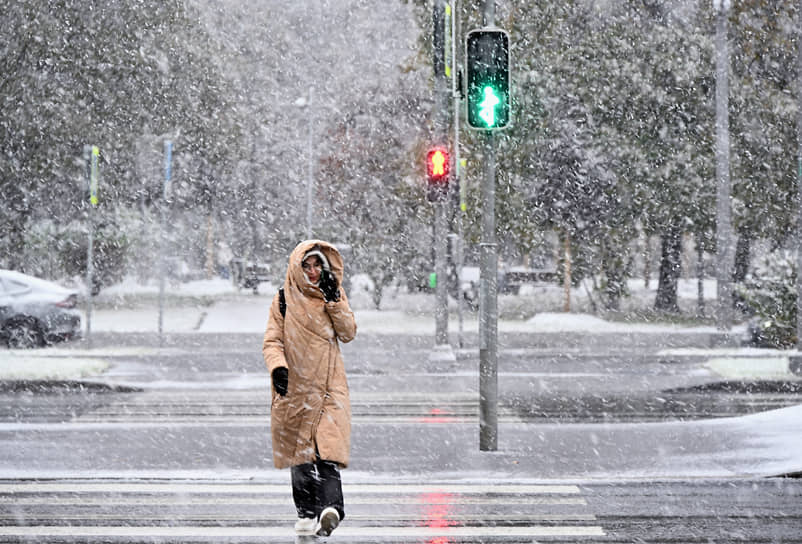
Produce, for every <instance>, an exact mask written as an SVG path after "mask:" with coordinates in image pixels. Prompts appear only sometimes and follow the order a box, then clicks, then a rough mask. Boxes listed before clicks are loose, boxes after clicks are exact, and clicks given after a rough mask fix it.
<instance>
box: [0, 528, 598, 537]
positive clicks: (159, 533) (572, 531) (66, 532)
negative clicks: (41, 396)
mask: <svg viewBox="0 0 802 544" xmlns="http://www.w3.org/2000/svg"><path fill="white" fill-rule="evenodd" d="M294 534H295V532H294V531H293V530H292V528H290V527H281V528H277V527H270V526H265V527H178V526H172V527H100V526H80V527H76V526H59V525H37V526H27V527H0V536H13V537H59V536H70V537H98V536H102V537H140V538H143V537H146V538H193V537H220V538H225V537H229V538H231V537H265V536H277V537H278V536H281V537H287V536H294ZM335 534H336V536H337V537H368V536H375V535H381V536H383V537H391V538H392V537H396V538H404V537H407V538H409V537H413V538H430V537H439V536H443V537H463V538H466V537H491V536H492V537H513V536H514V537H576V536H604V531H603V530H602V528H601V527H598V526H582V525H577V526H545V525H532V526H529V527H348V526H345V527H341V528H339V529H337V532H336V533H335Z"/></svg>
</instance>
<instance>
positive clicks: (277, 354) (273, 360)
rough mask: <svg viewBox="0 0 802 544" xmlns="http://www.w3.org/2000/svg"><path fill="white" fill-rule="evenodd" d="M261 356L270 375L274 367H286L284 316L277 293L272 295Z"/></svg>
mask: <svg viewBox="0 0 802 544" xmlns="http://www.w3.org/2000/svg"><path fill="white" fill-rule="evenodd" d="M262 356H263V357H264V359H265V365H267V370H268V371H269V372H270V374H271V376H272V374H273V371H274V370H275V369H276V368H278V367H280V366H283V367H285V368H286V367H287V359H286V358H285V357H284V316H282V315H281V310H279V304H278V294H276V296H274V297H273V303H272V304H271V305H270V315H269V316H268V318H267V330H266V331H265V337H264V340H263V341H262Z"/></svg>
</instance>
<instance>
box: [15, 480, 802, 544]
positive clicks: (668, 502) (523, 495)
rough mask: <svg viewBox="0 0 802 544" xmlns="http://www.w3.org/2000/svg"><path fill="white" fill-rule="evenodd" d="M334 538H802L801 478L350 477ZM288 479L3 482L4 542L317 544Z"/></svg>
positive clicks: (721, 542) (433, 541) (435, 542)
mask: <svg viewBox="0 0 802 544" xmlns="http://www.w3.org/2000/svg"><path fill="white" fill-rule="evenodd" d="M344 494H345V500H346V518H345V520H344V522H343V524H342V525H341V527H340V528H339V529H338V530H337V531H336V532H335V533H334V535H333V536H332V537H331V538H330V539H329V540H331V541H332V542H337V541H339V542H386V543H393V542H397V543H411V542H420V543H427V544H446V543H458V542H465V543H468V542H471V543H472V542H485V543H492V542H505V543H533V542H587V543H596V542H598V543H610V542H627V543H646V542H648V543H677V542H682V543H693V542H700V543H701V542H705V543H709V542H715V543H717V544H725V543H736V542H737V543H745V542H748V543H752V544H754V543H762V542H766V543H779V542H783V543H793V542H802V532H800V527H802V514H801V512H802V483H800V481H799V480H790V479H769V480H735V481H730V480H728V481H719V480H701V481H669V482H612V481H611V482H595V483H583V482H560V483H517V482H512V483H511V482H507V481H504V480H498V479H483V480H482V481H480V482H471V481H427V482H411V481H408V482H398V481H392V482H382V481H377V480H374V481H371V482H369V483H346V485H345V486H344ZM293 522H294V512H293V507H292V504H291V499H290V491H289V484H288V483H287V482H263V481H258V480H257V481H254V480H233V481H231V480H228V481H221V480H211V481H198V480H161V479H160V480H134V481H132V480H94V479H80V480H68V481H65V480H56V481H5V482H3V481H0V541H2V542H23V541H37V542H45V541H46V542H176V543H185V542H254V543H256V542H312V541H314V540H315V539H314V538H297V537H295V536H294V534H293V531H292V524H293Z"/></svg>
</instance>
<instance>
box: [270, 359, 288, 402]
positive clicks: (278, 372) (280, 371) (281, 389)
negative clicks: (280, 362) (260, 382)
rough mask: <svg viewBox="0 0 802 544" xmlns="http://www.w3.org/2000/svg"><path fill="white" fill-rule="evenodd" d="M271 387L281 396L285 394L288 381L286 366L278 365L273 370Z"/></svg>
mask: <svg viewBox="0 0 802 544" xmlns="http://www.w3.org/2000/svg"><path fill="white" fill-rule="evenodd" d="M272 379H273V389H275V390H276V393H278V394H279V395H281V396H282V397H283V396H285V395H286V394H287V385H288V384H289V381H290V374H289V371H288V370H287V368H286V367H283V366H280V367H278V368H276V369H275V370H274V371H273V374H272Z"/></svg>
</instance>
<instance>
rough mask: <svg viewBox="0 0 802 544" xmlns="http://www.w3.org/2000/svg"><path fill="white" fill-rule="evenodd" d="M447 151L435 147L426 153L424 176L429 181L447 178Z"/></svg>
mask: <svg viewBox="0 0 802 544" xmlns="http://www.w3.org/2000/svg"><path fill="white" fill-rule="evenodd" d="M448 167H449V159H448V151H446V150H445V149H442V148H439V147H436V148H434V149H431V150H429V153H427V154H426V177H427V178H428V179H429V181H430V182H440V181H443V180H445V179H446V178H448Z"/></svg>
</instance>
